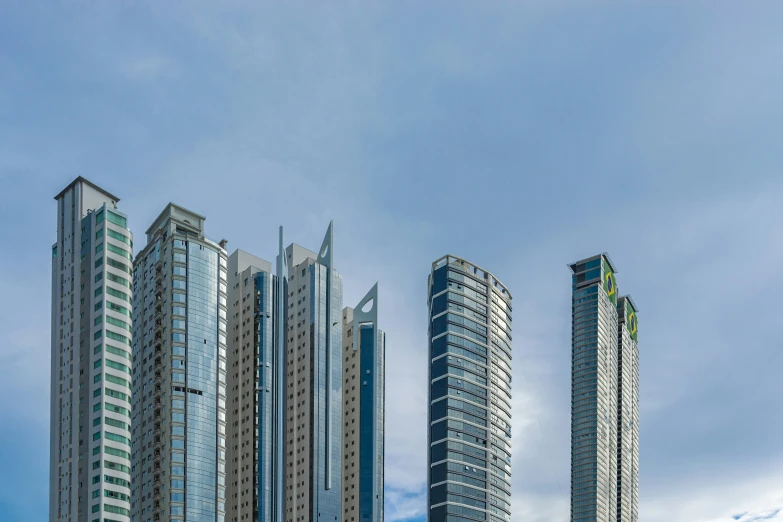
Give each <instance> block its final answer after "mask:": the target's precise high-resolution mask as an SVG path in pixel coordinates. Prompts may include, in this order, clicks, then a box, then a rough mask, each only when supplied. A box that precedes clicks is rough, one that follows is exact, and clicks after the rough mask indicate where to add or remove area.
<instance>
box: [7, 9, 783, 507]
mask: <svg viewBox="0 0 783 522" xmlns="http://www.w3.org/2000/svg"><path fill="white" fill-rule="evenodd" d="M781 27H783V3H780V2H779V1H778V2H761V1H760V2H753V3H752V5H751V3H749V2H731V3H729V2H696V1H693V2H681V1H680V2H674V1H672V2H666V1H656V2H617V3H611V2H603V1H601V2H598V1H594V2H565V1H562V0H556V1H528V2H523V1H517V2H511V1H500V0H496V1H490V2H462V1H453V2H445V1H431V2H409V1H405V0H403V1H396V2H385V3H382V2H340V3H338V2H330V3H326V2H322V3H318V4H317V5H316V3H315V2H311V3H304V2H300V3H296V2H291V3H287V5H286V6H285V7H282V6H273V5H272V4H271V3H267V4H262V3H261V2H255V1H254V2H239V1H226V2H203V1H201V0H194V1H189V2H180V1H174V0H168V1H165V2H151V1H150V2H129V1H114V2H98V1H92V2H86V1H81V0H73V1H69V2H44V1H41V2H24V1H21V0H0V182H1V184H0V223H2V227H1V228H0V245H2V247H0V297H2V299H0V369H1V370H2V377H0V520H2V521H3V522H5V521H11V522H15V521H22V520H24V521H29V522H43V521H45V520H46V517H47V505H46V499H47V487H48V448H49V444H48V437H49V428H48V425H49V418H48V415H49V357H50V355H49V354H50V342H49V339H50V337H49V324H50V323H49V320H50V319H49V302H50V270H51V266H50V262H51V254H50V248H51V245H52V243H53V242H54V241H55V223H56V221H55V220H56V215H55V210H56V207H55V202H54V201H53V200H52V197H53V196H54V195H55V194H57V193H58V192H59V191H60V190H61V189H62V188H63V187H64V186H65V185H67V184H68V183H69V182H70V181H71V180H72V179H73V178H74V177H76V176H77V175H83V176H85V177H87V178H88V179H90V180H92V181H94V182H95V183H97V184H99V185H101V186H103V187H105V188H106V189H108V190H109V191H111V192H113V193H115V194H117V195H118V196H119V197H120V198H121V202H120V208H121V209H122V210H123V211H124V212H126V213H127V214H128V215H129V216H130V220H129V223H130V227H131V228H132V230H133V231H134V232H135V234H136V248H137V250H138V249H139V248H141V247H142V246H143V245H144V239H143V237H142V236H143V232H144V231H145V230H146V228H147V226H148V225H149V224H150V223H151V221H152V220H153V219H154V217H155V216H156V215H157V214H158V212H160V211H161V210H162V208H163V207H164V205H165V204H166V203H168V202H169V201H174V202H177V203H178V204H181V205H183V206H185V207H188V208H191V209H193V210H194V211H197V212H199V213H202V214H204V215H206V216H207V224H206V226H207V234H208V235H209V236H210V237H212V238H215V239H220V238H226V239H228V241H229V244H228V248H229V250H232V249H234V248H242V249H244V250H247V251H250V252H252V253H255V254H257V255H260V256H262V257H265V258H267V259H272V258H273V255H274V252H275V248H276V245H277V237H276V234H277V227H278V225H280V224H283V225H285V227H286V238H287V240H289V241H296V242H298V243H300V244H303V245H305V246H308V247H310V248H313V249H315V248H317V247H318V245H320V241H321V239H322V237H323V234H324V231H325V229H326V226H327V224H328V222H329V220H330V219H334V222H335V241H336V245H335V256H336V262H337V263H338V268H339V270H340V271H341V272H342V273H343V275H344V284H345V301H344V304H345V305H353V304H355V303H356V302H358V300H359V299H360V298H361V297H362V296H363V295H364V293H365V292H366V290H367V289H369V288H370V286H371V285H372V284H373V283H374V282H375V281H376V280H377V281H378V282H379V288H380V292H381V297H380V300H379V306H380V311H381V314H382V315H381V317H382V319H381V321H382V327H383V328H385V330H386V331H387V336H388V339H387V345H388V346H387V349H388V356H387V394H388V404H387V415H388V418H387V434H386V441H387V450H386V487H387V510H386V515H387V520H389V521H390V522H395V521H421V520H424V518H423V517H424V513H425V506H424V498H425V497H424V495H425V484H426V462H425V460H426V431H425V430H426V406H425V400H426V371H427V370H426V350H427V345H426V329H427V322H426V313H427V311H426V286H425V285H426V277H427V274H428V272H429V270H430V264H431V262H432V261H434V260H435V259H437V258H438V257H440V256H441V255H443V254H445V253H452V254H455V255H459V256H462V257H465V258H467V259H470V260H471V261H473V262H475V263H476V264H478V265H480V266H482V267H484V268H486V269H488V270H490V271H492V272H493V273H494V274H495V275H497V276H498V277H499V278H500V279H501V280H502V281H503V282H504V283H505V284H506V285H507V286H508V287H509V288H510V289H511V291H512V293H513V295H514V303H515V304H514V319H515V320H514V327H515V332H514V334H515V336H514V371H515V375H514V395H515V401H514V407H515V409H514V421H513V422H514V431H513V435H514V462H513V467H514V479H513V482H514V495H513V509H514V516H513V520H514V521H515V522H517V521H519V522H561V521H566V520H567V519H568V503H569V440H570V435H569V422H570V399H569V394H570V323H569V321H570V275H569V272H568V270H567V268H566V265H567V263H569V262H572V261H575V260H577V259H581V258H583V257H587V256H589V255H592V254H595V253H599V252H604V251H606V252H609V253H610V255H611V256H612V259H613V261H614V262H615V264H616V265H617V268H618V274H617V281H618V286H619V288H620V291H621V292H622V293H630V294H632V295H633V298H634V300H635V301H636V303H637V304H638V306H639V308H640V313H639V323H640V327H639V329H640V334H639V339H640V348H641V420H640V425H641V463H640V467H641V475H640V486H641V494H640V497H641V522H729V521H740V522H751V521H760V520H769V521H773V520H774V521H783V511H780V510H781V508H783V444H781V440H782V439H783V416H782V415H781V399H783V384H782V383H783V381H782V380H781V367H782V366H783V338H782V337H781V332H782V331H783V328H781V323H782V321H781V319H780V312H779V307H778V301H779V294H780V293H781V292H783V282H782V281H783V280H782V279H781V277H780V270H781V267H783V233H781V223H783V152H782V150H783V149H782V148H781V136H783V94H782V93H783V66H781V64H783V31H781Z"/></svg>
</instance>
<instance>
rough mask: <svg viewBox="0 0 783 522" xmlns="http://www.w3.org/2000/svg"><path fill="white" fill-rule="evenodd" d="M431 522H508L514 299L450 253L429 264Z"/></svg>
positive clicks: (492, 278)
mask: <svg viewBox="0 0 783 522" xmlns="http://www.w3.org/2000/svg"><path fill="white" fill-rule="evenodd" d="M428 305H429V361H430V367H429V383H430V387H429V417H428V418H429V422H428V426H429V433H428V435H429V437H428V444H429V446H428V450H429V470H428V471H429V483H428V485H429V488H428V498H429V502H428V508H429V512H428V520H429V521H430V522H446V521H448V522H452V521H453V522H457V521H459V522H469V521H474V520H481V521H483V520H486V521H489V522H509V521H510V520H511V293H510V292H509V291H508V289H507V288H506V287H505V286H504V285H503V284H502V283H501V282H500V281H499V280H498V279H497V278H495V276H493V275H492V274H490V273H489V272H487V271H485V270H483V269H481V268H479V267H478V266H476V265H474V264H472V263H470V262H468V261H466V260H465V259H460V258H458V257H454V256H451V255H447V256H444V257H442V258H440V259H438V260H437V261H435V262H434V263H433V264H432V272H431V273H430V276H429V281H428Z"/></svg>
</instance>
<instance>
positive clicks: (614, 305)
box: [570, 254, 638, 522]
mask: <svg viewBox="0 0 783 522" xmlns="http://www.w3.org/2000/svg"><path fill="white" fill-rule="evenodd" d="M570 268H571V272H572V274H573V275H572V345H571V352H572V362H571V364H572V382H571V521H572V522H598V521H612V522H614V521H618V522H631V521H633V522H636V521H637V520H638V347H637V345H636V328H637V318H636V314H635V307H634V305H633V302H632V300H631V299H630V297H619V294H618V289H617V281H616V278H615V272H616V270H615V268H614V265H613V264H612V262H611V260H610V259H609V256H607V255H606V254H601V255H597V256H593V257H590V258H587V259H583V260H582V261H578V262H576V263H573V264H571V265H570ZM631 330H633V334H631Z"/></svg>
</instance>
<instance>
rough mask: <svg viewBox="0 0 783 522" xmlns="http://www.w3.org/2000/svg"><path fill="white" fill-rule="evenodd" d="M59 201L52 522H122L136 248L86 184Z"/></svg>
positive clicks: (121, 222) (119, 216) (75, 185)
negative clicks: (132, 280) (133, 269)
mask: <svg viewBox="0 0 783 522" xmlns="http://www.w3.org/2000/svg"><path fill="white" fill-rule="evenodd" d="M55 200H56V201H57V242H56V243H55V244H54V245H53V246H52V358H51V365H52V366H51V410H50V415H51V424H50V477H49V520H50V522H57V521H63V522H65V521H68V522H95V521H104V520H113V521H118V522H127V521H128V520H129V517H130V510H129V509H130V502H129V500H130V479H131V477H130V437H131V432H130V391H131V390H130V388H131V374H130V364H131V363H130V360H131V346H130V335H131V332H130V329H131V326H130V325H131V313H132V304H131V301H132V295H133V294H132V289H131V283H130V279H131V275H130V274H131V266H132V257H133V256H132V252H133V239H132V236H131V233H130V231H129V230H128V225H127V217H126V216H125V214H123V213H121V212H120V211H119V210H118V209H117V202H118V201H119V199H118V198H117V197H116V196H113V195H112V194H110V193H109V192H106V191H105V190H103V189H102V188H100V187H98V186H97V185H94V184H93V183H91V182H89V181H87V180H86V179H84V178H81V177H79V178H77V179H75V180H74V181H73V182H72V183H71V184H70V185H68V186H67V187H66V188H65V189H64V190H63V191H62V192H60V193H59V194H58V195H57V196H56V197H55Z"/></svg>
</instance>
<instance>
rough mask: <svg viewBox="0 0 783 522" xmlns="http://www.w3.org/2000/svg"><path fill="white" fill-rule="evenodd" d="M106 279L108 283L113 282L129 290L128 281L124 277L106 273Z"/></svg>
mask: <svg viewBox="0 0 783 522" xmlns="http://www.w3.org/2000/svg"><path fill="white" fill-rule="evenodd" d="M106 279H108V280H109V281H113V282H115V283H118V284H121V285H124V286H127V287H128V288H131V284H130V281H128V280H127V279H125V278H124V277H120V276H116V275H114V274H110V273H108V272H107V273H106Z"/></svg>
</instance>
